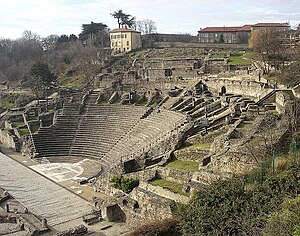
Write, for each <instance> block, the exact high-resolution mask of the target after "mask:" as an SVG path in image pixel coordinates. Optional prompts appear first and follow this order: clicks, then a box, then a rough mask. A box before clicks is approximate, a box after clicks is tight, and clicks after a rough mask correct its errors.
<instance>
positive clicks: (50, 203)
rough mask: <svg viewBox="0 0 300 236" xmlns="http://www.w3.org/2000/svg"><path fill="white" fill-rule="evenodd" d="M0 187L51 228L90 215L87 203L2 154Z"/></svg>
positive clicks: (0, 159) (0, 155)
mask: <svg viewBox="0 0 300 236" xmlns="http://www.w3.org/2000/svg"><path fill="white" fill-rule="evenodd" d="M0 187H2V188H4V189H5V190H7V191H8V192H9V193H10V194H11V195H12V196H13V197H14V198H15V199H16V200H18V201H19V202H20V203H21V204H23V205H24V206H26V207H27V208H28V209H29V210H30V211H31V212H33V213H35V214H37V215H40V216H42V217H45V218H46V219H47V221H48V224H49V225H50V226H54V225H59V224H62V223H65V222H67V221H70V220H74V219H78V218H80V217H82V216H83V215H85V214H87V213H90V212H91V209H92V206H91V205H90V204H89V202H87V201H86V200H84V199H82V198H81V197H79V196H77V195H75V194H73V193H71V192H69V191H68V190H66V189H64V188H63V187H61V186H59V185H57V184H56V183H54V182H52V181H51V180H49V179H47V178H45V177H43V176H41V175H40V174H38V173H36V172H34V171H33V170H31V169H29V168H27V167H25V166H23V165H22V164H20V163H18V162H16V161H14V160H12V159H11V158H9V157H8V156H6V155H4V154H2V153H0Z"/></svg>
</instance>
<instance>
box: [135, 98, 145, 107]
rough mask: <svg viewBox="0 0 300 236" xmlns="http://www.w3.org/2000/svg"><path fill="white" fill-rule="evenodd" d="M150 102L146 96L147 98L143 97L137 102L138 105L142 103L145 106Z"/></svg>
mask: <svg viewBox="0 0 300 236" xmlns="http://www.w3.org/2000/svg"><path fill="white" fill-rule="evenodd" d="M147 102H148V99H147V98H145V99H142V100H140V101H138V102H137V105H140V106H145V105H146V104H147Z"/></svg>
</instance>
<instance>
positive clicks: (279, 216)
mask: <svg viewBox="0 0 300 236" xmlns="http://www.w3.org/2000/svg"><path fill="white" fill-rule="evenodd" d="M264 235H265V236H273V235H277V236H289V235H293V236H296V235H300V198H299V197H298V198H296V199H286V200H285V201H284V203H283V204H282V210H281V211H280V212H276V213H273V214H272V215H271V217H270V218H269V220H268V223H267V226H266V229H265V230H264Z"/></svg>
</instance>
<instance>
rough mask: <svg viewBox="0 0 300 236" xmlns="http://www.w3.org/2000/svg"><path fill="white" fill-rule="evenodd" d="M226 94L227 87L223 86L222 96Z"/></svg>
mask: <svg viewBox="0 0 300 236" xmlns="http://www.w3.org/2000/svg"><path fill="white" fill-rule="evenodd" d="M225 93H226V88H225V86H222V88H221V92H220V95H221V96H223V95H224V94H225Z"/></svg>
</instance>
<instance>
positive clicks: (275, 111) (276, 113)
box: [269, 110, 279, 116]
mask: <svg viewBox="0 0 300 236" xmlns="http://www.w3.org/2000/svg"><path fill="white" fill-rule="evenodd" d="M269 112H271V113H272V114H273V115H275V116H279V112H278V111H277V110H270V111H269Z"/></svg>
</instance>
